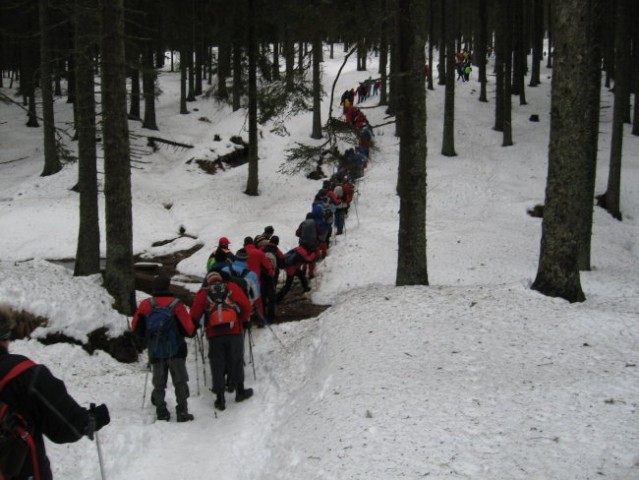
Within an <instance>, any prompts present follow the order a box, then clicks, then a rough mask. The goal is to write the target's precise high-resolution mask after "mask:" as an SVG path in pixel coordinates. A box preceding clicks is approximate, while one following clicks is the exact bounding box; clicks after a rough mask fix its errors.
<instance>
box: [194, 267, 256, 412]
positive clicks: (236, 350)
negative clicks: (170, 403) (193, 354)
mask: <svg viewBox="0 0 639 480" xmlns="http://www.w3.org/2000/svg"><path fill="white" fill-rule="evenodd" d="M206 284H207V287H206V288H201V289H200V290H199V291H198V292H197V294H196V295H195V298H194V300H193V305H192V306H191V318H193V320H194V321H195V320H197V319H199V318H200V317H201V316H202V315H205V318H206V323H205V325H206V327H205V332H206V337H207V338H208V340H209V360H210V362H211V374H212V376H213V393H215V396H216V400H215V408H217V409H218V410H224V409H225V408H226V400H225V398H224V389H225V382H224V375H225V374H226V373H228V375H229V384H230V385H235V386H236V387H237V390H236V392H235V401H236V402H242V401H244V400H246V399H247V398H250V397H251V396H252V395H253V389H252V388H245V387H244V326H245V324H247V323H248V321H249V319H250V318H251V310H252V307H251V302H250V301H249V299H248V297H247V296H246V294H245V293H244V292H243V291H242V288H241V287H240V286H239V285H237V284H236V283H233V282H231V281H229V282H225V281H224V280H223V278H222V276H221V275H220V274H219V273H217V272H211V273H209V274H208V275H207V277H206ZM222 291H223V293H224V308H225V309H226V311H225V312H224V315H226V314H229V315H231V316H233V318H232V319H231V321H230V322H229V323H224V324H219V325H217V324H216V322H215V321H214V317H215V315H216V314H217V313H218V310H217V308H216V306H215V304H214V303H213V302H214V301H215V300H214V298H215V297H214V294H215V293H216V292H222ZM229 307H230V308H229ZM220 308H222V306H220Z"/></svg>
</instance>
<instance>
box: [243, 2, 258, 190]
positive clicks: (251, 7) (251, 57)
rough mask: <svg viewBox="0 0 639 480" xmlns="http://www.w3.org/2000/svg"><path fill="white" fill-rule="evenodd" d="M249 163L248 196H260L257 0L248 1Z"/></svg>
mask: <svg viewBox="0 0 639 480" xmlns="http://www.w3.org/2000/svg"><path fill="white" fill-rule="evenodd" d="M247 7H248V8H247V18H248V62H249V65H248V123H249V163H248V180H247V182H246V192H245V193H246V194H247V195H259V181H258V153H257V147H258V143H257V142H258V140H257V45H258V44H257V35H256V31H255V29H256V18H255V16H256V15H257V12H255V0H247Z"/></svg>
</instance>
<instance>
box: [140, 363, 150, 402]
mask: <svg viewBox="0 0 639 480" xmlns="http://www.w3.org/2000/svg"><path fill="white" fill-rule="evenodd" d="M150 371H151V362H149V363H147V364H146V373H145V374H144V391H143V392H142V409H144V401H145V400H146V386H147V384H148V383H149V372H150Z"/></svg>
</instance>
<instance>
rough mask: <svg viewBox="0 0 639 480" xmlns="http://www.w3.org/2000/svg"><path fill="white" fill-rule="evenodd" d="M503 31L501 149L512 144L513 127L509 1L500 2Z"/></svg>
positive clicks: (510, 9)
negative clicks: (501, 3) (502, 124)
mask: <svg viewBox="0 0 639 480" xmlns="http://www.w3.org/2000/svg"><path fill="white" fill-rule="evenodd" d="M502 1H503V2H504V4H503V6H502V13H503V15H504V17H503V22H504V23H503V29H504V45H503V47H502V48H503V51H504V84H503V87H504V94H503V108H504V128H503V131H502V133H503V135H502V142H501V146H502V147H510V146H511V145H512V144H513V126H512V97H511V88H510V87H511V81H512V63H513V62H512V59H513V48H512V45H513V41H512V39H513V28H512V18H513V16H512V8H513V7H512V4H511V0H502Z"/></svg>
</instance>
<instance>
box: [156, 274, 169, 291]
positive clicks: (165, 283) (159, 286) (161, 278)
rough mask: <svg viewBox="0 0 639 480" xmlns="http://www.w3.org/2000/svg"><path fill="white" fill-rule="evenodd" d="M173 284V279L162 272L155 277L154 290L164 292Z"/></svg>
mask: <svg viewBox="0 0 639 480" xmlns="http://www.w3.org/2000/svg"><path fill="white" fill-rule="evenodd" d="M170 286H171V279H170V278H169V277H167V276H166V275H163V274H160V275H158V276H157V277H155V278H153V291H154V292H164V291H166V290H168V289H169V287H170Z"/></svg>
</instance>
